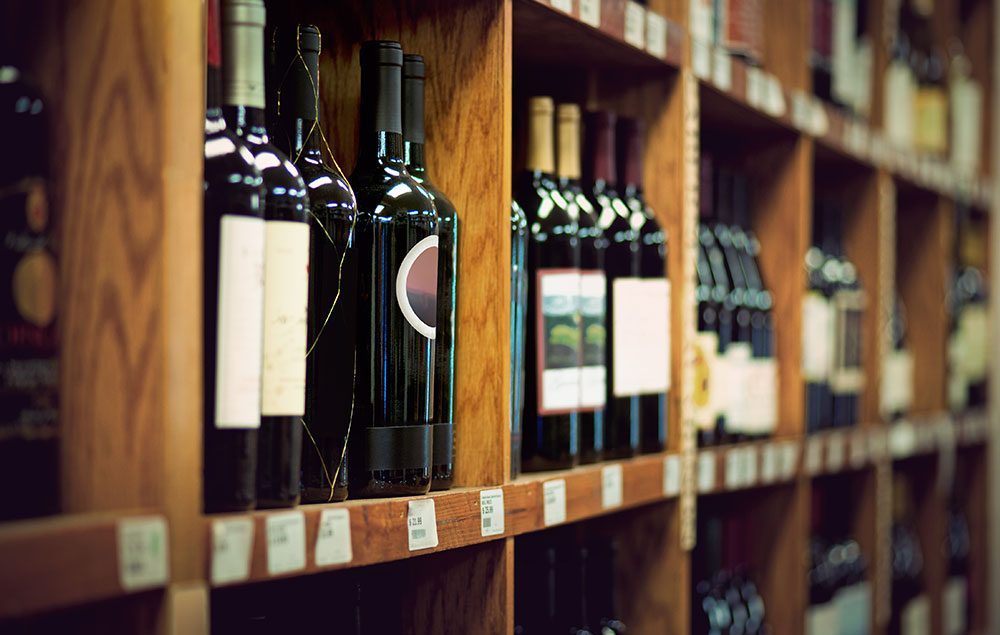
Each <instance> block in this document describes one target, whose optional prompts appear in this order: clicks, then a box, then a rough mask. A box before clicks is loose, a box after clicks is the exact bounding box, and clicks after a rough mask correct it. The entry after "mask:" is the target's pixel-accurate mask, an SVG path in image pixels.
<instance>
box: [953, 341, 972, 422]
mask: <svg viewBox="0 0 1000 635" xmlns="http://www.w3.org/2000/svg"><path fill="white" fill-rule="evenodd" d="M964 352H965V351H964V346H963V341H962V337H961V332H960V331H958V330H956V331H955V332H953V333H952V334H951V336H950V337H949V338H948V406H949V407H950V408H951V409H952V410H964V409H965V406H966V405H968V402H969V380H968V378H967V377H966V376H965V369H964V362H963V360H962V355H963V354H964Z"/></svg>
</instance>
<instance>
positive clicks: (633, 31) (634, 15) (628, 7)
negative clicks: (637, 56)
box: [625, 0, 646, 49]
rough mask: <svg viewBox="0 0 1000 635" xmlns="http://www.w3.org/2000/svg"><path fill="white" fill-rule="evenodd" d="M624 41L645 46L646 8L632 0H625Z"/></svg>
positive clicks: (635, 45) (637, 46) (639, 46)
mask: <svg viewBox="0 0 1000 635" xmlns="http://www.w3.org/2000/svg"><path fill="white" fill-rule="evenodd" d="M625 41H626V42H628V43H629V44H631V45H632V46H634V47H636V48H640V49H641V48H646V9H645V8H644V7H643V6H642V5H641V4H639V3H638V2H633V0H626V1H625Z"/></svg>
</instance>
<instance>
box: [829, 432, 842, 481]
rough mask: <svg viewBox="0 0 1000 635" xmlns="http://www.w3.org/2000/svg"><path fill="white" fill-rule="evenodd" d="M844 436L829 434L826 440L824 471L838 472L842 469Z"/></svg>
mask: <svg viewBox="0 0 1000 635" xmlns="http://www.w3.org/2000/svg"><path fill="white" fill-rule="evenodd" d="M844 455H845V451H844V435H842V434H839V433H834V434H831V435H830V436H828V437H827V439H826V471H827V472H840V471H842V470H843V469H844Z"/></svg>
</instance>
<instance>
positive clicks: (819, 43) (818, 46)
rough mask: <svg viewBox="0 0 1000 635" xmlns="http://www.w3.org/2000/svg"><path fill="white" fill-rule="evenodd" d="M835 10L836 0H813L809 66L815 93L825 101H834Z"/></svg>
mask: <svg viewBox="0 0 1000 635" xmlns="http://www.w3.org/2000/svg"><path fill="white" fill-rule="evenodd" d="M833 8H834V0H812V11H811V13H810V16H811V20H812V23H811V35H812V38H811V40H810V44H809V66H810V68H811V70H812V81H813V93H814V94H815V95H816V96H817V97H819V98H820V99H822V100H824V101H831V100H832V96H831V92H830V90H831V88H832V87H833V77H832V71H833Z"/></svg>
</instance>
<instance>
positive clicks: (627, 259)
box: [583, 112, 640, 458]
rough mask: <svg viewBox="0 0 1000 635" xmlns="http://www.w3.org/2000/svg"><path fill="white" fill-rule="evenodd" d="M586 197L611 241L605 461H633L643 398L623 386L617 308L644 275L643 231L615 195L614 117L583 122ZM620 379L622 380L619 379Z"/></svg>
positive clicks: (589, 117)
mask: <svg viewBox="0 0 1000 635" xmlns="http://www.w3.org/2000/svg"><path fill="white" fill-rule="evenodd" d="M584 133H585V134H584V156H586V157H587V159H588V160H587V163H586V164H585V166H584V167H585V168H586V169H585V170H584V175H583V179H584V180H583V191H584V195H585V196H586V197H587V198H588V199H589V200H590V203H591V205H593V207H594V209H595V210H596V211H597V224H598V227H600V229H601V231H602V232H604V237H605V239H606V240H607V241H608V244H607V248H606V251H605V256H604V273H605V275H606V277H607V285H608V290H609V294H608V296H607V310H606V314H605V315H606V324H607V333H608V335H609V337H607V350H606V352H605V355H604V359H605V363H606V366H607V377H608V379H607V381H606V384H607V399H606V402H605V418H604V456H605V458H624V457H628V456H632V455H633V454H635V452H636V451H637V450H638V447H639V395H638V393H636V392H634V391H631V390H630V389H629V387H627V386H624V387H623V386H621V385H620V384H622V383H623V382H622V381H621V377H624V375H622V372H623V370H624V369H621V368H619V364H618V363H617V358H616V348H615V347H616V345H617V344H616V339H617V338H619V337H621V335H620V334H618V333H617V332H616V330H615V329H616V327H615V303H616V302H619V301H621V299H622V297H624V296H623V294H625V293H626V292H627V291H629V290H633V291H634V289H635V284H636V283H637V282H638V278H639V274H640V262H639V231H638V228H637V227H635V226H633V224H632V213H631V211H630V210H629V208H628V206H627V205H626V204H625V202H624V201H623V200H622V199H621V198H620V197H619V196H618V192H617V191H616V190H615V186H614V183H615V178H616V172H615V116H614V115H613V114H611V113H608V112H592V113H587V116H586V120H585V122H584ZM620 375H621V377H620Z"/></svg>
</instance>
